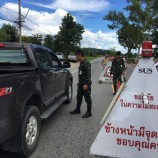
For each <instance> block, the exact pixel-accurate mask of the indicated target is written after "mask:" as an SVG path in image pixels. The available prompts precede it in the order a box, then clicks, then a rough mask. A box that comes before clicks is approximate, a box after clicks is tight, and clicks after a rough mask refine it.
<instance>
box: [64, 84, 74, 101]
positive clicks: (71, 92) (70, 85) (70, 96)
mask: <svg viewBox="0 0 158 158" xmlns="http://www.w3.org/2000/svg"><path fill="white" fill-rule="evenodd" d="M66 95H67V100H66V101H65V103H66V104H68V103H71V101H72V95H73V88H72V82H70V84H69V89H68V91H67V94H66Z"/></svg>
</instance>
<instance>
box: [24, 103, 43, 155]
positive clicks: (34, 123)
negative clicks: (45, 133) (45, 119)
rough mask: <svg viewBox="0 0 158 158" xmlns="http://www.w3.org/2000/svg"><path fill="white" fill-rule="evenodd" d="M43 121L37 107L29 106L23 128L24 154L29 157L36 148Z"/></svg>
mask: <svg viewBox="0 0 158 158" xmlns="http://www.w3.org/2000/svg"><path fill="white" fill-rule="evenodd" d="M40 126H41V119H40V113H39V110H38V108H37V107H35V106H27V108H26V110H25V116H24V120H23V127H22V153H23V155H25V156H29V155H30V154H31V153H32V152H33V151H34V150H35V148H36V146H37V144H38V140H39V135H40Z"/></svg>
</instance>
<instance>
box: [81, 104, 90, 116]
mask: <svg viewBox="0 0 158 158" xmlns="http://www.w3.org/2000/svg"><path fill="white" fill-rule="evenodd" d="M91 116H92V112H91V105H90V106H87V112H86V113H85V114H84V115H83V117H82V118H88V117H91Z"/></svg>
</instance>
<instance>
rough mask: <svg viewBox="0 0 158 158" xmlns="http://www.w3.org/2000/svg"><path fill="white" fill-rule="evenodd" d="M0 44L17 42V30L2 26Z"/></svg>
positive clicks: (9, 26)
mask: <svg viewBox="0 0 158 158" xmlns="http://www.w3.org/2000/svg"><path fill="white" fill-rule="evenodd" d="M0 41H1V42H17V41H18V30H17V29H16V27H14V26H12V25H10V24H4V25H3V26H2V27H1V29H0Z"/></svg>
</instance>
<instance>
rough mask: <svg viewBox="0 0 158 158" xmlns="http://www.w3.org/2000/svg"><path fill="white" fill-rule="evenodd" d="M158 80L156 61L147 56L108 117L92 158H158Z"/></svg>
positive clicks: (94, 145)
mask: <svg viewBox="0 0 158 158" xmlns="http://www.w3.org/2000/svg"><path fill="white" fill-rule="evenodd" d="M149 56H151V53H149ZM157 79H158V73H157V70H156V67H155V65H154V62H153V59H152V58H147V57H146V54H145V58H142V59H140V61H139V63H138V64H137V66H136V68H135V69H134V71H133V73H132V75H131V77H130V79H129V80H128V82H127V84H126V86H124V85H121V87H120V89H119V91H118V93H117V94H116V96H115V97H114V99H113V101H112V103H111V104H110V106H109V108H108V111H107V112H106V113H105V115H104V117H103V119H102V121H101V123H103V126H102V128H101V130H100V132H99V134H98V136H97V137H96V139H95V141H94V143H93V144H92V146H91V149H90V153H91V154H93V155H99V156H109V157H117V158H157V157H158V124H157V120H158V96H157V90H158V84H157ZM115 102H116V103H115Z"/></svg>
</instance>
